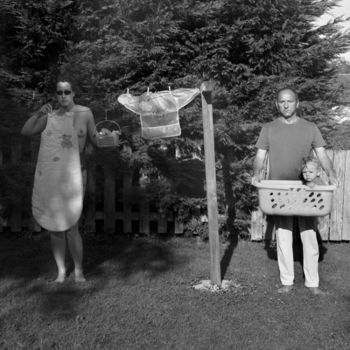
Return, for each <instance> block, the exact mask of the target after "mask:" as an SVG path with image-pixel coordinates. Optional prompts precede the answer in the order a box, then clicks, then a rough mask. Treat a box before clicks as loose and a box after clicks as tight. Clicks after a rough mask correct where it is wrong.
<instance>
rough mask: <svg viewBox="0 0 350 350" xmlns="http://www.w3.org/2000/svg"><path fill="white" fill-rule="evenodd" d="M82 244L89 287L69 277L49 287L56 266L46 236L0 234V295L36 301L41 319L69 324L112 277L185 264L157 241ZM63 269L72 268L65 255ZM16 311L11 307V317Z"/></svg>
mask: <svg viewBox="0 0 350 350" xmlns="http://www.w3.org/2000/svg"><path fill="white" fill-rule="evenodd" d="M83 241H84V268H85V274H86V276H87V279H88V282H87V283H83V284H80V283H78V284H76V283H75V282H74V278H73V276H69V277H68V279H67V280H66V281H65V282H64V283H63V284H62V285H60V284H56V283H53V282H51V281H52V280H53V279H54V278H55V277H56V265H55V262H54V259H53V257H52V253H51V249H50V241H49V237H47V236H45V237H42V238H40V239H38V240H34V239H23V238H22V237H17V238H14V237H13V236H12V237H9V236H7V237H5V236H4V235H0V247H1V248H0V282H1V285H0V296H1V295H3V296H4V297H5V296H7V295H9V294H10V293H12V294H13V297H18V298H20V299H22V298H23V297H24V298H28V300H37V301H38V305H37V307H38V308H39V309H40V310H41V311H42V313H43V314H45V315H54V317H55V318H59V319H60V318H62V319H66V318H68V319H70V318H73V317H75V316H76V313H77V308H78V307H79V305H80V302H81V298H82V297H84V295H86V294H88V295H91V294H94V293H96V292H98V291H100V290H103V288H104V287H105V285H106V284H107V283H108V282H109V281H110V279H111V278H113V279H125V278H128V277H131V276H132V275H133V274H136V273H138V272H144V273H146V278H154V277H156V276H157V275H159V274H162V273H165V272H167V271H168V270H173V269H174V268H175V267H176V266H179V265H182V264H184V263H186V260H184V258H182V257H179V256H175V254H174V252H173V249H172V245H171V242H167V241H165V240H161V239H148V238H147V239H146V238H135V239H131V238H119V237H113V238H108V239H105V240H101V239H100V240H97V239H93V238H91V237H85V238H83ZM67 266H71V267H72V263H71V261H70V255H69V254H68V252H67ZM38 297H39V298H38ZM32 298H34V299H32ZM17 307H18V306H15V305H14V307H13V308H12V307H11V312H16V308H17ZM5 317H6V316H5ZM0 321H1V320H0Z"/></svg>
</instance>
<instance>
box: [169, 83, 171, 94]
mask: <svg viewBox="0 0 350 350" xmlns="http://www.w3.org/2000/svg"><path fill="white" fill-rule="evenodd" d="M169 94H171V95H172V92H171V87H170V85H169Z"/></svg>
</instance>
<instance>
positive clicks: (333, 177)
mask: <svg viewBox="0 0 350 350" xmlns="http://www.w3.org/2000/svg"><path fill="white" fill-rule="evenodd" d="M315 153H316V155H317V158H318V160H319V161H320V163H321V166H322V168H323V170H324V171H325V172H326V174H327V176H328V181H329V183H330V184H332V185H336V186H337V185H338V179H337V174H336V172H335V170H334V168H333V163H332V161H331V160H330V159H329V157H328V156H327V153H326V150H325V148H324V147H317V148H315Z"/></svg>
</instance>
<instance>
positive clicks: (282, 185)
mask: <svg viewBox="0 0 350 350" xmlns="http://www.w3.org/2000/svg"><path fill="white" fill-rule="evenodd" d="M256 187H257V188H258V192H259V206H260V209H261V210H262V212H263V213H265V214H267V215H283V216H292V215H297V216H325V215H328V214H329V213H330V211H331V209H332V198H333V192H334V190H335V189H336V187H335V186H333V185H331V186H328V185H327V186H315V187H313V188H310V187H308V186H305V185H303V184H302V182H301V181H285V180H263V181H261V182H260V183H258V184H256Z"/></svg>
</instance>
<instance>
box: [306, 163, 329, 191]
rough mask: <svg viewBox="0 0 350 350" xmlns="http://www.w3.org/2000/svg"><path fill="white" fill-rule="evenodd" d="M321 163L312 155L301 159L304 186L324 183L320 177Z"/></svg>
mask: <svg viewBox="0 0 350 350" xmlns="http://www.w3.org/2000/svg"><path fill="white" fill-rule="evenodd" d="M320 176H321V165H320V163H319V161H318V159H316V158H313V157H307V158H304V159H303V165H302V177H303V182H304V184H305V185H306V186H309V187H311V188H313V187H315V186H316V185H325V183H324V182H323V180H322V179H321V177H320Z"/></svg>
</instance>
